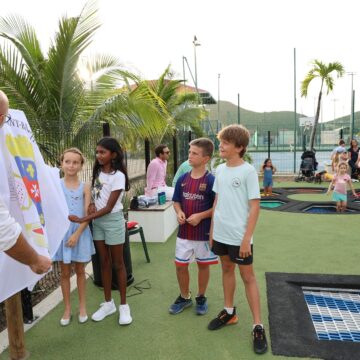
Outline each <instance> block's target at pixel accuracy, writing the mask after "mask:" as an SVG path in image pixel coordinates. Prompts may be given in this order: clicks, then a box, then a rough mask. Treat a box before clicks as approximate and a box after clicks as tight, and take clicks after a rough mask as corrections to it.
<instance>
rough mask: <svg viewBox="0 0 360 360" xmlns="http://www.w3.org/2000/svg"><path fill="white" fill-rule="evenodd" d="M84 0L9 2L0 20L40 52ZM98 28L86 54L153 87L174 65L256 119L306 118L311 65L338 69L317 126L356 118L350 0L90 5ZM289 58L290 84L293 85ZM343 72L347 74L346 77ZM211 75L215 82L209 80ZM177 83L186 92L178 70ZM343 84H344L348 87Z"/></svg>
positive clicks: (356, 46) (160, 0)
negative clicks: (34, 39) (27, 33)
mask: <svg viewBox="0 0 360 360" xmlns="http://www.w3.org/2000/svg"><path fill="white" fill-rule="evenodd" d="M85 3H86V1H85V0H61V1H47V2H45V1H40V0H32V1H29V0H11V1H7V2H5V1H4V2H3V4H2V5H1V16H5V17H6V15H8V14H18V15H21V16H23V17H24V18H25V19H26V20H27V21H28V22H29V23H30V24H32V25H33V26H34V28H35V30H36V32H37V34H38V37H39V40H40V43H41V45H42V47H43V49H44V51H46V49H47V48H48V46H49V43H50V40H51V38H52V37H53V35H54V33H55V31H56V30H57V28H58V20H59V19H60V17H61V16H63V15H65V14H66V15H69V16H75V15H78V14H79V13H80V11H81V9H82V7H83V6H84V4H85ZM97 5H98V9H99V13H98V16H99V19H100V22H101V23H102V26H101V28H100V29H99V30H98V31H97V33H96V35H95V37H94V39H93V42H92V44H91V46H90V48H89V49H88V50H87V52H88V53H91V54H92V53H109V54H112V55H115V56H117V57H118V58H119V59H120V60H121V62H122V63H123V64H124V66H125V67H126V68H128V69H129V70H132V71H134V72H136V73H138V74H140V75H141V76H143V77H144V78H146V79H156V78H158V77H159V76H160V74H161V73H162V72H163V71H164V70H165V68H166V67H167V66H168V65H169V64H170V65H171V67H172V69H173V70H174V72H175V73H176V74H177V75H178V77H179V78H183V56H185V57H186V58H187V60H188V63H189V66H190V69H191V71H192V73H193V75H194V74H195V59H194V58H195V56H194V45H193V39H194V36H196V37H197V39H198V42H199V43H200V44H201V45H200V46H197V47H196V69H197V72H196V73H197V81H198V87H199V88H201V89H206V90H208V91H209V92H210V93H211V94H212V96H213V97H214V98H215V99H218V98H220V100H226V101H230V102H232V103H234V104H237V103H238V94H240V106H241V107H242V108H245V109H247V110H252V111H256V112H269V111H284V110H289V111H293V110H294V83H295V88H296V99H297V100H296V103H297V111H298V112H300V113H303V114H305V115H306V116H314V113H315V106H316V98H317V96H318V93H319V90H320V82H317V81H314V82H313V83H311V84H310V87H309V93H308V97H307V98H301V95H300V83H301V81H302V80H303V79H304V78H305V76H306V73H307V72H308V71H309V69H310V68H311V61H312V60H314V59H318V60H320V61H322V62H324V63H329V62H335V61H338V62H340V63H341V64H342V65H343V66H344V67H345V71H346V72H347V74H345V76H344V77H343V78H341V79H336V80H335V89H334V91H333V92H332V93H330V94H329V95H327V96H325V97H324V98H323V100H324V101H323V105H322V115H321V116H320V121H324V122H325V121H328V120H332V119H334V117H335V118H338V117H340V116H344V115H349V114H350V112H351V91H352V89H354V90H355V111H358V110H360V106H359V105H358V104H360V41H359V36H358V34H359V29H358V11H357V10H356V7H355V6H356V0H343V1H341V2H340V1H338V0H336V1H335V0H291V1H290V0H223V1H219V0H181V1H171V0H152V1H148V0H131V1H129V0H127V1H123V0H98V2H97ZM294 49H296V82H294ZM348 73H355V74H354V75H350V74H348ZM219 74H220V75H219ZM185 78H186V79H187V80H188V82H187V84H188V85H190V86H194V84H193V81H192V80H191V76H190V73H189V71H188V69H186V72H185ZM352 80H353V81H352Z"/></svg>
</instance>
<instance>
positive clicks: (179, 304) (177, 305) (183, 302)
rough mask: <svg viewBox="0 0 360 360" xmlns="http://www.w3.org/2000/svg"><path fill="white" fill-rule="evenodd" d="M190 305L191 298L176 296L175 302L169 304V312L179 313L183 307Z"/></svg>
mask: <svg viewBox="0 0 360 360" xmlns="http://www.w3.org/2000/svg"><path fill="white" fill-rule="evenodd" d="M191 305H192V300H191V298H190V299H184V298H183V297H182V296H181V295H179V296H178V297H177V299H176V300H175V302H174V303H173V304H172V305H171V306H170V308H169V313H170V314H172V315H175V314H179V313H181V312H182V311H183V310H184V309H186V308H187V307H189V306H191Z"/></svg>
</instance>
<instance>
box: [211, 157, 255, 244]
mask: <svg viewBox="0 0 360 360" xmlns="http://www.w3.org/2000/svg"><path fill="white" fill-rule="evenodd" d="M213 191H214V192H215V193H216V194H217V196H218V197H217V204H216V208H215V212H214V228H213V239H214V240H216V241H218V242H221V243H224V244H228V245H235V246H239V245H241V242H242V240H243V237H244V234H245V231H246V228H247V221H248V215H249V209H250V208H249V200H252V199H260V189H259V181H258V176H257V173H256V170H255V168H254V167H253V166H252V165H250V164H249V163H247V162H244V163H243V164H242V165H240V166H235V167H229V166H226V164H221V165H219V166H218V167H217V168H216V175H215V182H214V186H213ZM252 241H253V239H252V238H251V243H252Z"/></svg>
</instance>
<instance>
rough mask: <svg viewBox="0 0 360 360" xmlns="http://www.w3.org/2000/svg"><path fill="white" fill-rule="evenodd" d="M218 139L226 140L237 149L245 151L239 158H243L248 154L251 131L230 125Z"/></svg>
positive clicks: (220, 133)
mask: <svg viewBox="0 0 360 360" xmlns="http://www.w3.org/2000/svg"><path fill="white" fill-rule="evenodd" d="M217 138H218V139H219V140H220V141H221V140H225V141H227V142H229V143H231V144H234V145H235V147H237V148H240V147H242V148H243V149H242V150H241V151H240V153H239V156H240V157H241V158H242V157H243V156H244V155H245V153H246V148H247V146H248V145H249V140H250V133H249V130H248V129H247V128H246V127H245V126H242V125H236V124H233V125H229V126H226V127H224V128H223V129H222V130H221V131H220V132H219V133H218V134H217Z"/></svg>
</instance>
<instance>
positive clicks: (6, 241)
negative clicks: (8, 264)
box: [0, 90, 51, 274]
mask: <svg viewBox="0 0 360 360" xmlns="http://www.w3.org/2000/svg"><path fill="white" fill-rule="evenodd" d="M8 111H9V100H8V98H7V96H6V95H5V93H4V92H3V91H1V90H0V129H1V127H2V126H3V125H4V123H5V121H6V119H7V114H8ZM0 251H5V253H6V254H7V255H9V256H10V257H12V258H13V259H15V260H17V261H19V262H21V263H22V264H25V265H28V266H29V267H30V268H31V270H32V271H33V272H35V273H37V274H43V273H46V272H47V271H48V270H49V269H50V267H51V260H50V259H49V258H47V257H45V256H42V255H39V254H38V253H37V252H36V251H35V250H34V249H33V248H32V247H31V246H30V245H29V244H28V242H27V241H26V239H25V238H24V236H23V235H22V234H21V227H20V225H19V224H18V223H17V222H16V221H15V219H13V218H12V217H11V216H10V213H9V211H8V209H7V208H6V206H5V203H4V202H3V199H2V198H1V197H0Z"/></svg>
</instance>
